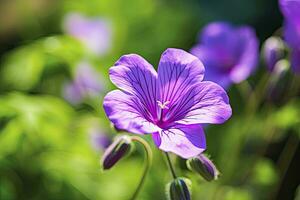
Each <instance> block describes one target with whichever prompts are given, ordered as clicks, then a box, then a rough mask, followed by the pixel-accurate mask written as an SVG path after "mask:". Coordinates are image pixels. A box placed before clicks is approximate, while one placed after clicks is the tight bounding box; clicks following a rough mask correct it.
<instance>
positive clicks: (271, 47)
mask: <svg viewBox="0 0 300 200" xmlns="http://www.w3.org/2000/svg"><path fill="white" fill-rule="evenodd" d="M284 50H285V45H284V43H283V41H282V39H280V38H279V37H270V38H268V39H267V40H266V41H265V43H264V45H263V58H264V61H265V63H266V65H267V67H268V69H269V71H273V70H274V67H275V65H276V63H277V62H278V61H279V60H281V59H283V58H284Z"/></svg>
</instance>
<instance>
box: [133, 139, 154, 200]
mask: <svg viewBox="0 0 300 200" xmlns="http://www.w3.org/2000/svg"><path fill="white" fill-rule="evenodd" d="M131 139H132V141H136V142H139V143H140V144H141V145H143V147H144V149H145V152H146V158H145V161H144V162H145V166H144V170H143V174H142V178H141V180H140V182H139V184H138V186H137V188H136V190H135V192H134V193H133V195H132V197H131V198H130V199H131V200H134V199H136V198H137V196H138V194H139V192H140V191H141V188H142V187H143V185H144V182H145V179H146V176H147V173H148V171H149V168H150V166H151V164H152V151H151V148H150V146H149V144H148V143H147V142H146V141H145V140H144V139H142V138H141V137H138V136H131Z"/></svg>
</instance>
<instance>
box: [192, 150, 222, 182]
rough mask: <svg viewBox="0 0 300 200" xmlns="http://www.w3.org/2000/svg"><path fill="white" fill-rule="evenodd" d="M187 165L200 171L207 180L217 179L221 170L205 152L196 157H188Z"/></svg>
mask: <svg viewBox="0 0 300 200" xmlns="http://www.w3.org/2000/svg"><path fill="white" fill-rule="evenodd" d="M187 167H188V168H189V169H190V170H192V171H195V172H197V173H199V174H200V175H201V176H202V177H203V178H204V179H205V180H207V181H212V180H216V179H217V178H218V176H219V171H218V169H217V168H216V166H215V165H214V163H213V162H212V161H211V160H209V159H208V158H207V157H206V156H205V155H204V154H199V155H198V156H196V157H194V158H190V159H188V160H187Z"/></svg>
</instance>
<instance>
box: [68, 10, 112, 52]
mask: <svg viewBox="0 0 300 200" xmlns="http://www.w3.org/2000/svg"><path fill="white" fill-rule="evenodd" d="M64 29H65V31H66V33H68V34H70V35H72V36H74V37H75V38H77V39H78V40H80V41H81V42H82V43H83V44H85V46H86V47H87V48H88V49H89V50H90V51H91V52H93V53H95V54H97V55H103V54H105V53H107V51H108V50H109V49H110V48H111V43H112V41H111V40H112V30H111V26H110V24H109V23H108V22H107V21H105V20H103V19H100V18H87V17H85V16H82V15H80V14H79V13H70V14H68V15H67V16H66V17H65V20H64Z"/></svg>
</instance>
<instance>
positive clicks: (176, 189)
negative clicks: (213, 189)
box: [167, 178, 191, 200]
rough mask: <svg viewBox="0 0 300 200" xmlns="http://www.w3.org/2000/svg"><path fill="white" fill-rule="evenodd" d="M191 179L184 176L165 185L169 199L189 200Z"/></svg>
mask: <svg viewBox="0 0 300 200" xmlns="http://www.w3.org/2000/svg"><path fill="white" fill-rule="evenodd" d="M190 185H191V181H190V180H188V179H186V178H176V179H174V180H173V181H172V182H171V183H169V184H168V186H167V189H168V191H167V195H168V198H169V199H170V200H190V199H191V195H190V191H189V187H190Z"/></svg>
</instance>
